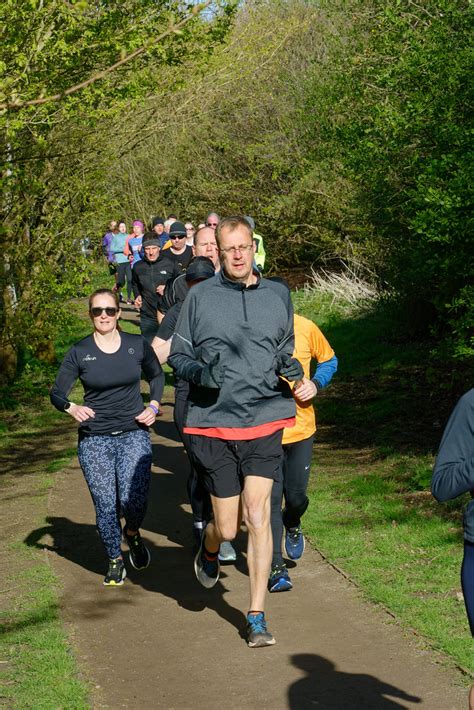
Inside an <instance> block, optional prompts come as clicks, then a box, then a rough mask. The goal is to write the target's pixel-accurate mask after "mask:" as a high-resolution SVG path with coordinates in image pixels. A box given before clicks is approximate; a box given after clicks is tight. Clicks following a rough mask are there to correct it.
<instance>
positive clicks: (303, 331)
mask: <svg viewBox="0 0 474 710" xmlns="http://www.w3.org/2000/svg"><path fill="white" fill-rule="evenodd" d="M294 326H295V349H294V352H293V357H295V358H296V359H297V360H299V361H300V363H301V364H302V366H303V370H304V374H305V376H306V377H307V378H308V379H309V378H310V377H311V372H310V368H311V360H312V359H314V360H317V362H326V361H327V360H330V359H331V358H333V357H334V350H333V349H332V348H331V346H330V345H329V343H328V341H327V340H326V338H325V337H324V335H323V334H322V332H321V331H320V330H319V328H318V326H317V325H316V324H315V323H313V321H311V320H309V319H308V318H303V316H299V315H297V314H296V313H295V315H294ZM295 402H296V423H295V426H293V427H291V428H286V429H284V431H283V444H294V443H295V442H296V441H302V440H303V439H307V438H308V437H310V436H312V435H313V434H314V432H315V431H316V415H315V411H314V407H313V402H312V401H309V402H299V401H298V400H297V399H296V397H295Z"/></svg>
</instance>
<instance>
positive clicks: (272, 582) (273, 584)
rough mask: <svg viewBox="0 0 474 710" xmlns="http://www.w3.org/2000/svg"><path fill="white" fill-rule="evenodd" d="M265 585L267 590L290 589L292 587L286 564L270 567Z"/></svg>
mask: <svg viewBox="0 0 474 710" xmlns="http://www.w3.org/2000/svg"><path fill="white" fill-rule="evenodd" d="M267 587H268V591H269V592H289V591H290V589H293V584H292V582H291V579H290V575H289V574H288V570H287V569H286V565H274V566H273V567H272V569H271V572H270V577H269V578H268V584H267Z"/></svg>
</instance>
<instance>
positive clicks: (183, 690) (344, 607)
mask: <svg viewBox="0 0 474 710" xmlns="http://www.w3.org/2000/svg"><path fill="white" fill-rule="evenodd" d="M155 429H156V433H155V434H154V435H153V461H154V465H153V475H152V485H151V495H150V504H149V510H148V513H147V517H146V519H145V522H144V525H143V536H144V538H145V539H146V541H147V543H148V545H149V547H150V551H151V555H152V564H151V566H150V567H149V568H148V569H147V570H144V571H142V572H137V571H134V570H133V569H131V568H130V565H128V572H129V576H128V578H127V580H126V582H125V584H124V586H123V587H120V588H116V589H113V588H105V587H103V586H102V579H103V576H104V572H105V559H104V555H103V552H102V549H101V545H100V542H99V539H98V536H97V533H96V530H95V522H94V514H93V507H92V503H91V501H90V499H89V495H88V492H87V488H86V485H85V482H84V480H83V478H82V474H81V472H80V469H79V466H78V465H76V464H75V465H72V466H71V467H69V468H68V469H67V470H65V471H64V472H63V473H62V474H61V476H60V477H59V478H58V480H57V483H56V486H55V488H54V490H53V492H52V494H51V496H50V502H49V525H50V527H49V529H47V530H46V531H45V534H44V535H43V537H42V538H41V539H40V540H39V541H38V544H39V545H44V546H46V547H47V548H49V549H50V552H49V553H48V558H49V560H50V563H51V564H52V567H53V569H54V570H55V572H56V573H57V574H58V576H59V578H60V580H61V582H62V584H63V592H62V597H61V608H62V615H63V618H64V621H65V623H66V626H67V628H68V631H69V635H70V638H71V642H72V645H73V647H74V649H75V652H76V655H77V657H78V660H79V665H80V668H81V671H82V674H83V676H84V677H85V678H86V679H87V680H88V681H89V682H90V683H91V698H92V707H93V708H114V709H115V708H133V710H142V709H143V710H149V709H151V708H168V709H173V708H176V709H179V710H181V709H183V710H184V709H186V708H198V709H200V708H203V709H204V708H206V710H207V709H208V708H216V709H217V708H222V707H226V708H241V707H248V708H277V709H280V708H281V709H284V708H291V709H294V710H300V709H304V708H314V707H317V708H323V709H325V710H338V709H339V708H341V709H342V708H351V709H352V708H357V709H359V708H360V709H361V710H362V709H363V710H372V709H373V710H389V709H392V708H415V707H424V708H427V709H429V710H461V709H462V708H465V707H466V706H467V694H466V690H465V688H462V687H461V683H462V678H461V676H460V674H458V673H457V672H456V671H455V670H453V669H449V668H447V667H443V666H442V665H440V658H439V657H436V655H435V654H434V653H433V651H431V650H430V649H427V648H426V647H423V646H422V644H421V643H420V641H419V640H418V639H416V638H415V637H413V636H409V635H405V634H404V633H403V632H402V631H401V630H400V629H399V628H398V626H397V625H396V624H395V623H394V622H393V620H391V618H390V617H389V616H388V615H387V614H385V613H384V612H383V611H381V610H379V609H377V608H374V607H373V606H371V605H370V604H367V603H365V602H364V601H363V600H361V598H360V595H359V594H358V592H357V590H356V589H355V588H354V587H352V586H351V585H350V584H349V583H348V582H347V581H346V580H345V579H344V578H342V577H341V575H339V574H338V573H337V572H335V571H334V570H333V569H332V568H331V567H330V566H329V565H328V564H326V563H325V562H324V561H323V560H322V559H321V557H320V556H319V555H318V554H317V553H316V552H315V551H312V550H311V549H308V547H307V549H306V552H305V555H304V557H303V559H302V560H301V561H300V562H299V563H298V565H297V567H295V568H294V569H293V570H292V571H291V576H292V579H293V581H294V585H295V586H294V589H293V590H292V591H291V592H287V593H282V594H274V595H269V597H268V610H267V612H268V619H269V626H270V628H271V630H272V632H273V633H274V635H275V637H276V639H277V645H276V646H274V647H271V648H264V649H253V650H251V649H248V648H247V645H246V643H245V640H244V638H243V632H244V630H245V617H244V612H245V610H246V605H247V594H248V578H247V576H246V565H245V556H244V550H245V534H244V533H241V535H240V537H239V538H238V540H237V544H236V546H237V548H238V550H239V557H238V562H237V564H236V565H230V566H225V567H223V568H222V577H221V580H220V581H219V583H218V584H217V585H216V587H214V589H212V590H205V589H204V588H202V587H201V586H200V585H199V584H198V582H197V581H196V579H195V577H194V573H193V568H192V554H191V514H190V508H189V506H188V504H187V501H186V485H185V482H186V477H187V473H188V465H187V460H186V457H185V455H184V452H183V450H182V447H181V444H180V443H179V442H178V441H177V436H176V433H175V429H174V425H173V421H172V402H171V401H168V402H165V404H164V415H163V416H162V417H161V418H160V419H159V420H158V423H157V425H156V427H155Z"/></svg>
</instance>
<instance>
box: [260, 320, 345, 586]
mask: <svg viewBox="0 0 474 710" xmlns="http://www.w3.org/2000/svg"><path fill="white" fill-rule="evenodd" d="M294 327H295V350H294V357H295V358H296V359H297V360H299V362H300V363H301V364H302V366H303V370H304V377H303V379H302V380H301V381H300V382H299V383H297V385H296V386H295V388H294V390H293V395H294V397H295V402H296V424H295V426H293V427H291V428H287V429H284V431H283V441H282V444H283V478H282V479H281V480H280V481H275V482H274V484H273V490H272V517H271V524H272V535H273V559H272V569H271V572H270V577H269V580H268V590H269V591H270V592H284V591H287V590H289V589H291V588H292V586H293V585H292V582H291V580H290V577H289V575H288V571H287V568H286V565H285V563H284V561H283V555H282V552H281V542H282V536H283V526H285V549H286V553H287V555H288V557H289V558H290V559H291V560H298V559H299V558H300V557H301V556H302V554H303V551H304V537H303V533H302V532H301V517H302V515H303V513H304V512H305V511H306V509H307V507H308V503H309V500H308V497H307V495H306V489H307V487H308V480H309V474H310V469H311V456H312V453H313V437H314V434H315V432H316V416H315V411H314V407H313V398H314V397H315V396H316V395H317V393H318V391H319V390H321V389H323V388H324V387H326V386H327V385H328V384H329V382H330V381H331V378H332V376H333V375H334V373H335V372H336V370H337V358H336V356H335V355H334V350H333V349H332V348H331V346H330V345H329V343H328V341H327V340H326V338H325V337H324V335H323V334H322V332H321V331H320V330H319V328H318V326H317V325H315V324H314V323H313V322H312V321H310V320H308V319H307V318H303V317H302V316H299V315H296V314H295V316H294ZM312 360H316V362H317V365H316V371H315V373H314V375H313V377H312V378H311V375H310V368H311V361H312ZM283 496H284V497H285V508H284V510H283V511H282V509H281V508H282V501H283Z"/></svg>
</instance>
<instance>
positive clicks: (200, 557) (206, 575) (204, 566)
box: [194, 533, 221, 589]
mask: <svg viewBox="0 0 474 710" xmlns="http://www.w3.org/2000/svg"><path fill="white" fill-rule="evenodd" d="M205 539H206V535H205V533H203V535H202V537H201V545H200V547H199V550H198V551H197V554H196V557H195V558H194V572H195V574H196V577H197V579H198V582H200V583H201V584H202V586H203V587H206V589H211V587H213V586H214V585H215V584H217V582H218V580H219V574H220V569H221V566H220V564H219V558H218V557H217V555H216V559H215V560H207V559H206V557H205V556H204V549H205V548H204V541H205Z"/></svg>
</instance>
